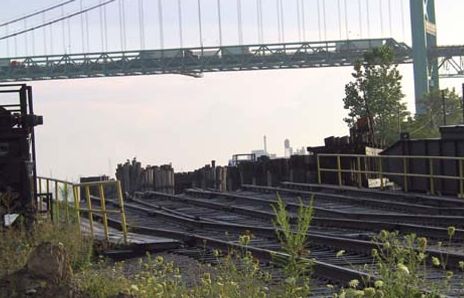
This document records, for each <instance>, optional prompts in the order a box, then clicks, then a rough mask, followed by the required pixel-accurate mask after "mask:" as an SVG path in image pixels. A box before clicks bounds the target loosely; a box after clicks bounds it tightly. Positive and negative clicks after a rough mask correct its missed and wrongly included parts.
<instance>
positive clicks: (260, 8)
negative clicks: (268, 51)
mask: <svg viewBox="0 0 464 298" xmlns="http://www.w3.org/2000/svg"><path fill="white" fill-rule="evenodd" d="M256 15H257V19H258V41H259V42H260V43H263V42H264V28H263V2H262V0H256Z"/></svg>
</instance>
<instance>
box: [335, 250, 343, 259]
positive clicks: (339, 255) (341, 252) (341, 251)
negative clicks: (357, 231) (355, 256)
mask: <svg viewBox="0 0 464 298" xmlns="http://www.w3.org/2000/svg"><path fill="white" fill-rule="evenodd" d="M344 255H345V251H344V250H340V251H339V252H337V254H336V256H337V258H340V257H342V256H344Z"/></svg>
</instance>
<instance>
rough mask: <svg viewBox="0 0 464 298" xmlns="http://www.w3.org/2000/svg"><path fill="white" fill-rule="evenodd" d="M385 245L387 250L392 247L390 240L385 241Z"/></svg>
mask: <svg viewBox="0 0 464 298" xmlns="http://www.w3.org/2000/svg"><path fill="white" fill-rule="evenodd" d="M383 247H384V248H385V249H386V250H389V249H390V248H391V245H390V242H388V241H387V242H385V243H384V244H383Z"/></svg>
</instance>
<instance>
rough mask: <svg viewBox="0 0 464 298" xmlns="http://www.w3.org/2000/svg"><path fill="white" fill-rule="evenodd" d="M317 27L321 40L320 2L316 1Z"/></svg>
mask: <svg viewBox="0 0 464 298" xmlns="http://www.w3.org/2000/svg"><path fill="white" fill-rule="evenodd" d="M317 27H318V29H319V40H322V27H321V1H320V0H317Z"/></svg>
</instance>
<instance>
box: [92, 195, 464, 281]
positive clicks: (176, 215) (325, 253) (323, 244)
mask: <svg viewBox="0 0 464 298" xmlns="http://www.w3.org/2000/svg"><path fill="white" fill-rule="evenodd" d="M203 192H204V191H203ZM138 196H139V197H138V198H133V199H131V200H128V201H127V202H126V213H127V216H128V223H129V225H130V226H131V228H130V229H131V230H132V231H137V232H139V233H148V234H152V235H156V236H168V235H169V237H174V238H176V239H179V240H182V241H184V242H185V243H188V244H190V245H192V246H195V245H197V246H198V245H199V246H207V247H210V248H220V249H227V247H235V248H238V249H243V248H244V247H243V246H241V245H240V244H239V243H238V238H239V236H240V234H241V233H244V232H247V231H248V232H249V231H251V232H252V233H253V234H254V235H255V238H254V239H253V240H252V241H251V243H250V244H249V245H248V246H247V247H246V249H248V250H250V251H251V252H252V253H253V254H254V255H255V256H257V257H258V258H260V259H263V260H272V255H276V254H282V253H281V252H280V244H279V243H278V241H277V240H276V239H275V229H274V227H273V226H272V223H270V222H269V220H265V219H262V218H261V219H260V217H256V214H255V213H250V214H249V215H248V216H245V215H243V214H240V213H236V209H235V208H228V207H227V206H226V205H224V206H223V209H224V212H220V213H221V215H218V210H219V209H218V208H211V207H209V208H206V207H205V205H203V206H202V207H201V208H199V206H195V205H192V202H187V201H186V199H187V198H186V197H187V196H185V195H184V196H173V195H167V194H160V193H154V192H147V193H145V195H144V196H143V198H141V194H138ZM190 199H191V200H197V201H200V200H198V199H197V198H190ZM208 200H209V201H214V200H215V199H212V198H209V199H207V200H201V201H208ZM108 202H111V201H110V200H109V201H108ZM96 203H98V200H96ZM203 203H204V202H203ZM263 203H266V202H262V204H261V205H256V206H255V207H256V209H261V207H263ZM269 204H270V202H269V201H267V205H269ZM249 211H250V212H252V210H249ZM255 211H260V210H255ZM213 217H215V218H213ZM221 218H222V219H221ZM110 219H111V218H110ZM224 219H228V221H225V220H224ZM115 224H118V223H117V222H116V223H115ZM160 226H162V227H163V228H162V229H160V228H156V227H160ZM334 231H335V232H338V234H337V235H335V233H334ZM226 232H227V233H226ZM352 232H353V231H349V230H346V229H345V230H344V231H343V230H341V229H339V230H338V231H336V230H333V229H330V228H325V229H324V228H323V227H321V228H320V229H317V232H311V233H310V234H309V241H310V243H311V244H310V247H309V249H310V251H311V256H313V257H316V258H317V262H316V263H315V274H316V275H317V276H321V277H323V278H326V279H327V280H329V281H330V282H338V283H344V282H346V281H348V280H351V279H354V278H357V279H359V278H361V277H366V276H368V275H369V273H368V272H369V271H366V269H365V268H364V266H365V264H372V258H371V257H370V252H371V250H372V248H374V247H376V245H377V244H375V243H372V242H371V241H365V240H358V239H350V237H353V233H352ZM331 233H332V234H331ZM344 233H345V234H344ZM341 249H343V250H346V251H347V252H348V253H349V254H348V259H347V260H341V259H340V258H337V257H336V253H337V251H339V250H341ZM428 253H429V254H430V255H434V254H435V255H438V254H440V253H442V252H440V251H434V250H433V249H431V250H429V251H428ZM463 258H464V255H462V254H459V253H451V254H450V263H449V266H450V267H456V266H457V262H458V261H459V260H462V259H463ZM453 264H454V265H453ZM371 269H372V267H371ZM441 274H443V272H442V271H441V270H434V269H432V268H431V270H430V276H429V277H430V278H437V277H439V276H441ZM459 278H460V275H459V274H457V275H456V280H455V281H453V285H455V286H456V285H457V283H458V280H459ZM455 288H458V287H457V286H456V287H455Z"/></svg>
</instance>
